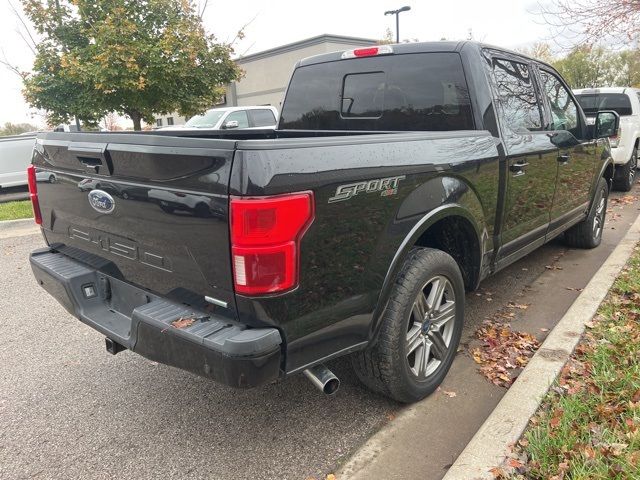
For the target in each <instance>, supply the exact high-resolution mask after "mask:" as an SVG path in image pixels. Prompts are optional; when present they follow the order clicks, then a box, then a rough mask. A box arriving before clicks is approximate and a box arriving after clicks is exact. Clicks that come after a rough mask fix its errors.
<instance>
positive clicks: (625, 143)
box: [573, 87, 640, 192]
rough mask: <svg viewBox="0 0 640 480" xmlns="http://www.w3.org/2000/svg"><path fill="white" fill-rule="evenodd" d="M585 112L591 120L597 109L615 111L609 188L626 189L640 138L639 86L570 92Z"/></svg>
mask: <svg viewBox="0 0 640 480" xmlns="http://www.w3.org/2000/svg"><path fill="white" fill-rule="evenodd" d="M573 92H574V93H575V95H576V98H577V99H578V102H580V105H581V106H582V109H583V110H584V113H585V114H586V115H587V120H591V121H592V120H593V119H594V118H595V116H596V113H598V111H600V110H615V111H616V112H618V115H620V128H619V130H618V135H616V136H614V137H611V138H610V139H609V140H610V141H611V153H612V156H613V160H614V162H615V164H616V172H615V175H614V178H613V188H615V189H616V190H622V191H624V192H628V191H629V190H631V187H632V186H633V182H634V180H635V178H636V168H637V167H638V139H640V89H637V88H630V87H610V88H584V89H581V90H574V91H573Z"/></svg>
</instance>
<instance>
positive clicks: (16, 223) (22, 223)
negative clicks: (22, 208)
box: [0, 218, 35, 230]
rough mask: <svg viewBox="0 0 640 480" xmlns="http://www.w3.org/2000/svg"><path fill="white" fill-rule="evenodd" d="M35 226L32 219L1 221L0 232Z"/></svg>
mask: <svg viewBox="0 0 640 480" xmlns="http://www.w3.org/2000/svg"><path fill="white" fill-rule="evenodd" d="M31 225H35V223H34V222H33V218H21V219H20V220H3V221H1V222H0V230H9V229H11V228H16V227H29V226H31Z"/></svg>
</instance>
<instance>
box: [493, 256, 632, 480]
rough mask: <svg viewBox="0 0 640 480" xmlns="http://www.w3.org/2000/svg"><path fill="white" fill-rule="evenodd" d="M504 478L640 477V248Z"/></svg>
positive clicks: (579, 479) (504, 470)
mask: <svg viewBox="0 0 640 480" xmlns="http://www.w3.org/2000/svg"><path fill="white" fill-rule="evenodd" d="M493 471H494V474H495V476H496V477H498V478H509V479H512V480H515V479H518V480H520V479H545V480H546V479H550V480H562V479H572V480H582V479H584V480H586V479H589V480H598V479H603V480H604V479H607V480H608V479H620V480H623V479H624V480H629V479H634V480H640V247H638V246H636V247H635V249H634V252H633V255H632V257H631V259H630V260H629V262H628V263H627V265H626V266H625V268H624V269H623V270H622V272H621V274H620V276H619V277H618V279H617V280H616V282H615V283H614V286H613V287H612V289H611V291H610V292H609V294H608V295H607V298H606V299H605V301H604V302H603V303H602V305H601V306H600V309H599V311H598V314H597V315H596V317H595V318H594V319H593V320H592V321H590V322H588V323H587V331H586V333H585V335H584V337H583V338H582V340H581V342H580V344H579V345H578V346H577V348H576V350H575V352H574V353H573V355H572V357H571V360H570V361H569V362H568V363H567V365H565V367H564V368H563V370H562V372H561V374H560V376H559V378H558V380H557V382H556V383H555V384H554V386H553V387H552V388H551V390H550V391H549V393H548V394H547V396H546V397H545V399H544V400H543V402H542V404H541V407H540V409H539V410H538V412H537V413H536V415H534V416H533V417H532V418H531V420H530V422H529V427H528V429H527V431H526V432H525V434H524V435H523V437H522V438H521V439H520V441H519V442H518V444H517V445H516V446H515V448H514V450H513V452H512V454H511V455H510V457H509V458H508V459H507V461H506V462H505V465H504V466H502V467H500V468H496V469H494V470H493Z"/></svg>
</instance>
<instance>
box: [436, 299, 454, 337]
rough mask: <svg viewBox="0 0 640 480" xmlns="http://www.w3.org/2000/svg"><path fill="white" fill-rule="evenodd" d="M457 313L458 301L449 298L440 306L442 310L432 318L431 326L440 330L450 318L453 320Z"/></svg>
mask: <svg viewBox="0 0 640 480" xmlns="http://www.w3.org/2000/svg"><path fill="white" fill-rule="evenodd" d="M455 315H456V302H454V301H453V300H448V301H446V302H444V303H443V304H442V305H441V306H440V310H439V311H438V313H437V314H436V316H435V317H433V319H432V320H431V328H432V329H434V330H439V329H440V328H442V326H443V325H444V324H445V323H447V322H448V321H449V320H453V318H454V317H455Z"/></svg>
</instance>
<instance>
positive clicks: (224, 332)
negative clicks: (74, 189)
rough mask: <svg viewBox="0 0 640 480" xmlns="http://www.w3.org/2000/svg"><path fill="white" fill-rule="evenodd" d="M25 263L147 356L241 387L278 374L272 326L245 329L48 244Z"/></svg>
mask: <svg viewBox="0 0 640 480" xmlns="http://www.w3.org/2000/svg"><path fill="white" fill-rule="evenodd" d="M30 262H31V268H32V270H33V273H34V275H35V277H36V279H37V281H38V283H39V284H40V285H41V286H42V287H43V288H44V289H45V290H46V291H47V292H48V293H49V294H51V295H52V296H53V297H54V298H55V299H56V300H58V301H59V302H60V303H61V304H62V305H63V306H64V307H65V308H66V309H67V310H68V311H69V312H70V313H71V314H72V315H74V316H76V317H77V318H78V319H79V320H80V321H82V322H83V323H86V324H87V325H89V326H90V327H92V328H94V329H95V330H97V331H99V332H100V333H102V334H104V335H105V336H106V337H108V338H110V339H111V340H114V341H115V342H117V343H119V344H121V345H123V346H124V347H126V348H128V349H130V350H132V351H134V352H136V353H138V354H140V355H142V356H144V357H146V358H149V359H151V360H154V361H157V362H160V363H164V364H167V365H171V366H174V367H178V368H182V369H184V370H188V371H190V372H193V373H196V374H198V375H202V376H205V377H208V378H211V379H213V380H215V381H217V382H220V383H223V384H225V385H229V386H232V387H239V388H249V387H254V386H258V385H262V384H265V383H269V382H271V381H273V380H275V379H277V378H278V377H279V376H280V373H281V371H280V365H281V343H282V340H281V337H280V333H279V332H278V330H277V329H275V328H253V329H250V328H246V326H245V325H242V324H240V323H238V322H235V321H232V320H229V319H227V318H226V317H222V316H219V315H216V314H215V313H209V312H205V311H204V310H198V309H195V308H193V307H190V306H186V305H184V304H182V303H178V302H175V301H173V300H168V299H165V298H162V297H158V296H156V295H154V294H151V293H149V292H147V291H145V290H143V289H141V288H138V287H135V286H134V285H131V284H129V283H126V282H124V281H122V280H118V279H116V278H113V277H111V276H109V275H106V274H104V273H101V272H100V271H99V270H97V269H96V268H94V267H92V266H90V265H89V264H85V263H82V262H80V261H77V260H75V259H72V258H70V257H68V256H65V255H64V254H62V253H58V252H55V251H51V250H49V249H43V250H38V251H35V252H33V253H32V254H31V256H30ZM181 318H188V319H193V320H194V321H193V323H192V324H191V325H187V326H184V327H183V328H176V327H175V326H174V325H173V324H172V322H174V321H176V320H178V319H181ZM182 323H190V322H182Z"/></svg>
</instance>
